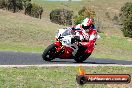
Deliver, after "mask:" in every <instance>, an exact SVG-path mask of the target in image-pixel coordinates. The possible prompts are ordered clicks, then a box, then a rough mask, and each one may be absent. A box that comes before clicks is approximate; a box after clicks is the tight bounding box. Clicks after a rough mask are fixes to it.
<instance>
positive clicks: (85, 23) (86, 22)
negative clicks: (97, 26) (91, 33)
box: [82, 18, 93, 30]
mask: <svg viewBox="0 0 132 88" xmlns="http://www.w3.org/2000/svg"><path fill="white" fill-rule="evenodd" d="M92 24H93V22H92V19H90V18H85V19H84V20H83V22H82V28H83V29H84V30H87V29H89V28H91V26H92Z"/></svg>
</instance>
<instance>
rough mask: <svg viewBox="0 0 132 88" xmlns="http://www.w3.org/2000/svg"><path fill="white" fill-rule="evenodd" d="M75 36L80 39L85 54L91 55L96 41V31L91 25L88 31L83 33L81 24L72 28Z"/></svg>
mask: <svg viewBox="0 0 132 88" xmlns="http://www.w3.org/2000/svg"><path fill="white" fill-rule="evenodd" d="M74 29H75V32H76V36H79V37H80V40H81V43H82V45H84V47H86V50H85V53H92V52H93V50H94V45H95V42H96V39H97V30H96V28H95V26H94V25H93V26H92V27H91V28H90V29H88V31H85V30H84V29H83V28H82V26H81V24H78V25H77V26H74Z"/></svg>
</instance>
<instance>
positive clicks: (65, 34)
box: [42, 28, 91, 62]
mask: <svg viewBox="0 0 132 88" xmlns="http://www.w3.org/2000/svg"><path fill="white" fill-rule="evenodd" d="M80 42H81V41H80V38H79V37H78V36H75V35H74V34H73V33H72V29H71V28H64V29H59V30H58V32H57V34H56V42H54V43H53V44H51V45H49V46H48V47H47V48H46V49H45V50H44V52H43V54H42V58H43V60H45V61H51V60H53V59H55V58H60V59H74V60H75V61H76V62H83V61H85V60H86V59H87V58H88V57H89V56H90V55H91V53H89V54H86V53H85V50H86V48H85V47H84V45H82V44H81V43H80Z"/></svg>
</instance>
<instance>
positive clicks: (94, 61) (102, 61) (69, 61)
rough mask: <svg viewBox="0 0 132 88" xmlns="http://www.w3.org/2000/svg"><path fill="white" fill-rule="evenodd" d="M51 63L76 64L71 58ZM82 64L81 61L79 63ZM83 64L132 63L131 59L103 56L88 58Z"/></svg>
mask: <svg viewBox="0 0 132 88" xmlns="http://www.w3.org/2000/svg"><path fill="white" fill-rule="evenodd" d="M51 62H53V63H65V64H73V63H74V64H77V63H76V62H75V61H74V60H73V59H58V58H57V59H55V60H53V61H51ZM81 64H82V63H81ZM83 64H119V65H132V61H125V60H114V59H109V58H108V59H104V58H89V59H87V60H86V61H84V62H83Z"/></svg>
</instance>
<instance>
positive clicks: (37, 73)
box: [0, 66, 132, 88]
mask: <svg viewBox="0 0 132 88" xmlns="http://www.w3.org/2000/svg"><path fill="white" fill-rule="evenodd" d="M84 68H85V69H86V72H87V73H90V74H91V73H94V74H98V73H99V74H101V73H102V74H104V73H105V74H106V73H112V74H121V73H123V74H130V75H132V69H131V67H107V66H106V67H100V66H99V67H84ZM77 70H78V67H41V68H40V67H39V68H38V67H26V68H0V88H18V87H19V88H111V87H116V88H117V87H118V88H124V87H127V88H131V87H132V83H130V84H114V85H113V84H86V85H84V86H80V85H78V84H77V83H76V80H75V79H76V74H78V71H77Z"/></svg>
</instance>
